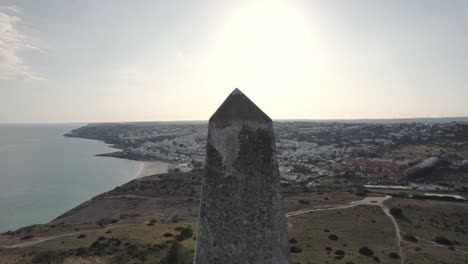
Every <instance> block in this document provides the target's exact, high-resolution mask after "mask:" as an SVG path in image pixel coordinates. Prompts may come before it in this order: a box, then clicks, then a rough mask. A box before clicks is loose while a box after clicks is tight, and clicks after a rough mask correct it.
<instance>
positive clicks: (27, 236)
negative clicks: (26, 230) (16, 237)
mask: <svg viewBox="0 0 468 264" xmlns="http://www.w3.org/2000/svg"><path fill="white" fill-rule="evenodd" d="M33 237H34V236H33V235H25V236H22V237H21V240H27V239H31V238H33Z"/></svg>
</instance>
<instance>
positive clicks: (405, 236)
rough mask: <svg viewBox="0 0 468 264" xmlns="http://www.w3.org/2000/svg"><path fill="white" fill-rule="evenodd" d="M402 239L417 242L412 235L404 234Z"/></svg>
mask: <svg viewBox="0 0 468 264" xmlns="http://www.w3.org/2000/svg"><path fill="white" fill-rule="evenodd" d="M403 237H404V238H405V239H406V240H408V241H411V242H418V239H417V238H416V237H415V236H414V235H413V234H410V233H406V234H405V235H404V236H403Z"/></svg>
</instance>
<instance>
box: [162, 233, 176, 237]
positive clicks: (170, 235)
mask: <svg viewBox="0 0 468 264" xmlns="http://www.w3.org/2000/svg"><path fill="white" fill-rule="evenodd" d="M173 236H174V235H173V234H171V233H164V235H163V237H173Z"/></svg>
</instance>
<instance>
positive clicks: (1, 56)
mask: <svg viewBox="0 0 468 264" xmlns="http://www.w3.org/2000/svg"><path fill="white" fill-rule="evenodd" d="M17 13H18V9H17V8H16V6H0V80H26V81H28V80H44V78H43V77H41V76H40V75H39V74H37V73H35V72H34V71H33V70H32V69H31V67H30V66H29V65H28V64H27V63H26V62H25V61H24V60H23V58H22V57H21V56H20V53H21V52H22V51H25V50H38V48H37V47H35V46H34V45H33V44H32V43H31V41H30V40H29V39H28V38H27V37H26V36H25V35H23V34H22V33H21V32H20V31H19V30H18V25H19V24H20V23H21V18H20V17H18V16H16V15H14V14H17Z"/></svg>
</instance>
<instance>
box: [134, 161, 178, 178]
mask: <svg viewBox="0 0 468 264" xmlns="http://www.w3.org/2000/svg"><path fill="white" fill-rule="evenodd" d="M141 163H142V165H141V168H140V170H139V171H138V172H137V173H136V174H135V177H134V179H139V178H142V177H145V176H151V175H155V174H163V173H167V172H169V170H170V169H172V168H175V167H176V165H174V164H172V163H168V162H164V161H141Z"/></svg>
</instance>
